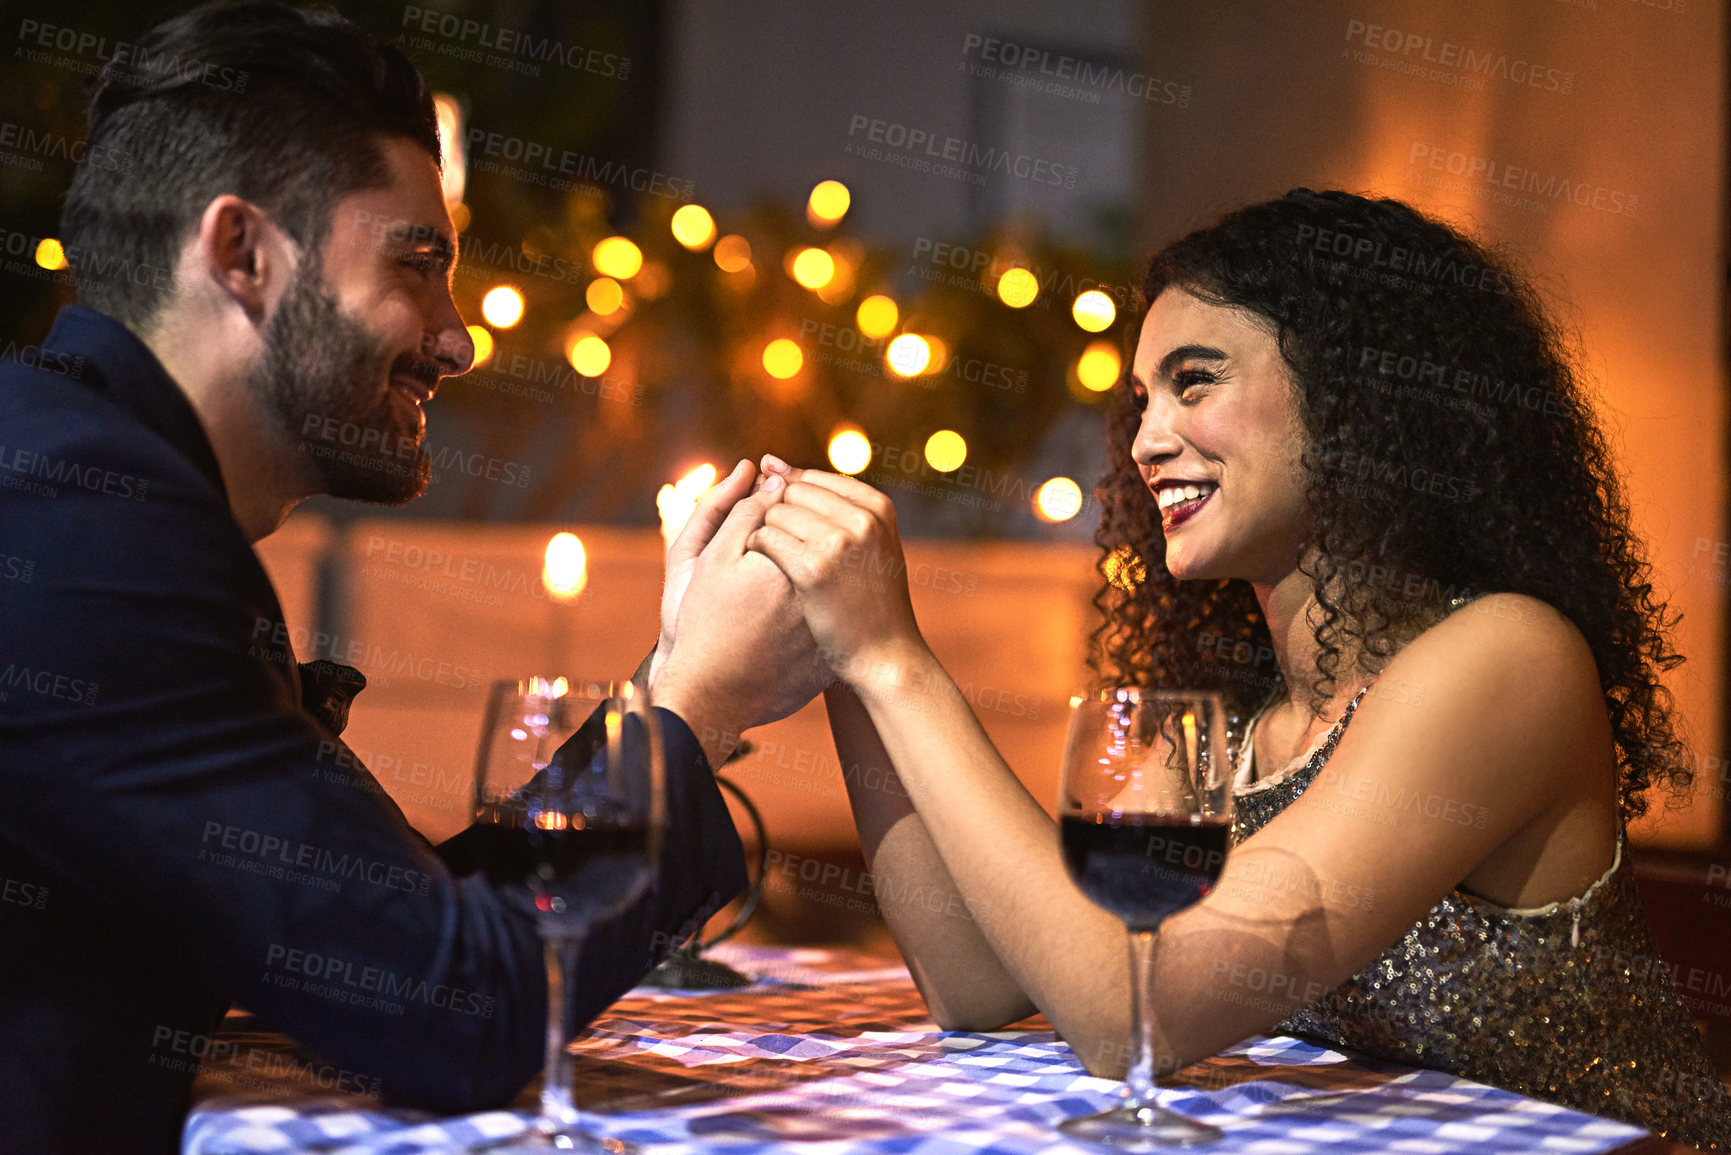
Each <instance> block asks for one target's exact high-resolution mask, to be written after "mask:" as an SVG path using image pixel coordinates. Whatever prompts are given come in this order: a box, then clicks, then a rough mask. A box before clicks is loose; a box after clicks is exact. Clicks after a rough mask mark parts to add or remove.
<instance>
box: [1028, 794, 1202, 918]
mask: <svg viewBox="0 0 1731 1155" xmlns="http://www.w3.org/2000/svg"><path fill="white" fill-rule="evenodd" d="M1060 826H1061V829H1062V833H1063V843H1064V864H1065V865H1066V866H1068V867H1069V868H1070V877H1071V878H1072V879H1074V880H1075V883H1076V885H1077V886H1078V887H1080V888H1081V891H1082V893H1083V894H1085V895H1087V896H1088V897H1089V898H1090V899H1092V900H1093V901H1094V902H1095V903H1097V904H1099V905H1100V906H1103V907H1105V908H1106V909H1107V910H1109V911H1111V912H1112V913H1113V914H1115V915H1117V916H1118V917H1119V918H1121V919H1123V920H1124V923H1125V925H1127V926H1128V927H1129V928H1130V929H1131V930H1153V929H1154V928H1155V927H1157V926H1159V925H1160V922H1161V920H1162V919H1164V918H1165V917H1166V916H1167V915H1171V914H1177V913H1178V912H1179V911H1181V910H1183V909H1184V908H1185V907H1187V906H1189V905H1190V904H1191V903H1193V902H1195V901H1197V900H1198V899H1200V898H1201V897H1202V896H1203V895H1205V894H1207V893H1208V891H1209V890H1210V889H1212V887H1213V886H1214V883H1215V880H1217V879H1218V878H1219V877H1220V871H1221V868H1223V867H1224V866H1225V865H1226V838H1227V834H1228V832H1229V831H1230V827H1229V826H1228V824H1227V823H1226V822H1224V821H1221V820H1216V819H1209V818H1203V817H1201V816H1199V815H1197V816H1192V815H1179V816H1173V815H1170V814H1125V815H1121V816H1119V817H1117V818H1110V817H1105V816H1102V817H1101V819H1100V821H1095V820H1094V819H1093V818H1091V817H1089V818H1083V817H1072V816H1068V815H1066V816H1065V818H1064V819H1063V821H1062V823H1061V824H1060Z"/></svg>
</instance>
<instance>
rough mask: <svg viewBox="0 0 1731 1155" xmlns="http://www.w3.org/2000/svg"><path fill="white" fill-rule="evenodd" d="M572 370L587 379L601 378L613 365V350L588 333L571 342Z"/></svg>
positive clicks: (570, 357)
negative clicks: (608, 367)
mask: <svg viewBox="0 0 1731 1155" xmlns="http://www.w3.org/2000/svg"><path fill="white" fill-rule="evenodd" d="M568 357H569V359H570V361H571V368H573V369H575V370H577V372H579V373H581V374H582V375H583V376H585V377H599V376H601V374H603V373H605V372H607V366H609V365H611V364H612V363H613V350H612V349H610V348H608V347H607V342H606V341H603V340H602V339H601V338H600V337H597V336H596V335H595V334H593V333H586V334H584V335H583V336H581V337H579V338H577V339H576V340H575V341H573V342H571V351H570V353H569V354H568Z"/></svg>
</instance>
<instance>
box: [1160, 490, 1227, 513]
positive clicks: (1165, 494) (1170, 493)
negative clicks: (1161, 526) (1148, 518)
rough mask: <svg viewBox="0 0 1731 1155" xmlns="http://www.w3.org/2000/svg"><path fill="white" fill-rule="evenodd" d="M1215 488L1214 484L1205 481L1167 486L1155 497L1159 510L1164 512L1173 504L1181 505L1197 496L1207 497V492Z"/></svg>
mask: <svg viewBox="0 0 1731 1155" xmlns="http://www.w3.org/2000/svg"><path fill="white" fill-rule="evenodd" d="M1216 488H1217V487H1216V486H1213V485H1209V484H1206V483H1205V484H1202V485H1172V486H1168V487H1166V488H1165V489H1162V490H1161V491H1160V496H1159V497H1158V498H1157V500H1158V501H1159V503H1160V511H1161V512H1162V513H1164V512H1165V511H1166V510H1169V509H1171V508H1173V507H1174V506H1178V505H1182V504H1184V503H1185V502H1187V501H1195V500H1197V499H1198V498H1203V497H1207V496H1208V495H1209V494H1211V493H1213V492H1214V490H1215V489H1216Z"/></svg>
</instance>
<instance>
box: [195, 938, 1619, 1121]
mask: <svg viewBox="0 0 1731 1155" xmlns="http://www.w3.org/2000/svg"><path fill="white" fill-rule="evenodd" d="M718 953H720V954H722V955H723V956H724V957H725V958H726V959H727V961H729V962H731V963H732V964H733V965H734V966H736V967H739V968H740V969H741V970H744V971H745V972H746V973H748V974H752V975H755V976H759V977H758V981H757V982H755V983H754V984H753V985H752V986H751V987H748V988H744V989H741V990H735V991H726V992H714V993H680V994H674V993H669V992H662V991H650V990H646V989H639V990H637V991H633V992H632V993H631V995H629V996H627V997H626V998H625V999H622V1000H621V1001H620V1002H618V1003H617V1004H615V1005H614V1006H613V1008H612V1009H611V1010H610V1011H609V1013H608V1014H607V1015H606V1016H604V1017H603V1018H601V1019H600V1020H598V1021H597V1022H596V1023H595V1024H594V1025H593V1027H592V1028H591V1029H590V1030H589V1031H588V1032H586V1033H585V1034H584V1035H583V1037H582V1038H581V1039H579V1041H578V1042H577V1043H576V1045H575V1049H576V1052H577V1059H576V1068H577V1070H576V1087H577V1098H578V1100H579V1103H580V1104H581V1106H582V1107H583V1108H584V1111H585V1113H586V1117H587V1121H588V1125H589V1127H590V1129H591V1130H593V1131H594V1132H596V1133H597V1134H600V1135H606V1136H613V1137H617V1138H621V1139H627V1140H630V1141H632V1142H635V1143H641V1144H653V1145H655V1150H656V1151H657V1152H658V1153H659V1152H666V1153H667V1155H676V1153H684V1152H697V1151H703V1152H720V1153H722V1155H748V1153H751V1155H755V1153H758V1152H770V1151H778V1150H793V1149H795V1148H794V1147H793V1146H792V1145H796V1144H797V1150H799V1151H801V1152H806V1153H811V1155H819V1153H831V1152H833V1153H836V1155H841V1153H843V1152H847V1153H865V1152H872V1153H884V1155H889V1153H895V1155H951V1153H962V1152H969V1153H976V1152H989V1153H1003V1155H1031V1153H1034V1152H1059V1151H1069V1152H1076V1151H1085V1150H1091V1149H1090V1148H1084V1147H1079V1146H1076V1145H1074V1144H1071V1143H1069V1142H1067V1141H1066V1140H1064V1139H1063V1138H1062V1137H1061V1136H1060V1135H1059V1134H1058V1133H1057V1132H1056V1131H1055V1130H1054V1129H1053V1128H1054V1127H1055V1125H1056V1124H1057V1123H1058V1121H1059V1120H1061V1119H1064V1118H1066V1117H1068V1116H1071V1115H1081V1114H1087V1113H1090V1112H1094V1111H1099V1110H1103V1109H1104V1108H1106V1107H1108V1106H1111V1105H1112V1104H1113V1103H1114V1102H1115V1101H1116V1100H1117V1099H1118V1097H1119V1094H1120V1092H1121V1084H1119V1083H1116V1082H1113V1081H1111V1080H1107V1079H1097V1078H1094V1077H1093V1076H1091V1075H1089V1074H1088V1073H1087V1072H1086V1071H1084V1070H1083V1068H1082V1065H1081V1064H1080V1063H1079V1062H1077V1061H1076V1058H1075V1056H1074V1054H1072V1053H1071V1051H1070V1048H1069V1047H1067V1046H1065V1045H1064V1044H1063V1043H1060V1042H1058V1041H1056V1039H1055V1038H1054V1037H1053V1034H1052V1031H1051V1029H1050V1028H1049V1027H1046V1026H1045V1024H1044V1022H1043V1021H1042V1020H1032V1021H1030V1024H1027V1025H1028V1026H1031V1027H1033V1028H1042V1027H1044V1028H1045V1029H1017V1030H1007V1031H998V1032H993V1033H990V1034H972V1033H966V1032H959V1031H940V1030H938V1029H937V1027H936V1026H934V1025H933V1024H932V1022H931V1021H930V1017H929V1015H928V1014H927V1012H926V1010H925V1007H924V1005H923V1004H922V1003H921V1002H920V999H919V996H918V994H917V993H916V992H915V991H914V988H913V984H912V982H911V981H909V979H908V976H907V972H906V971H905V970H903V969H901V968H900V967H895V968H885V967H882V966H872V965H870V962H869V960H864V959H860V958H858V957H849V956H845V955H840V954H837V953H835V952H826V951H801V950H767V949H763V948H734V949H733V950H731V951H727V950H724V951H721V952H718ZM282 1045H283V1046H285V1047H286V1046H289V1045H290V1044H287V1043H286V1042H285V1043H283V1044H282ZM254 1049H256V1048H254ZM242 1052H243V1053H245V1049H244V1048H243V1049H242ZM289 1069H291V1070H292V1069H293V1068H292V1067H290V1068H289ZM313 1090H316V1089H315V1088H311V1087H308V1086H306V1085H305V1084H304V1083H303V1084H297V1083H296V1082H295V1081H294V1080H293V1079H290V1080H287V1081H286V1082H284V1081H279V1082H278V1083H275V1084H269V1085H263V1086H258V1085H254V1086H251V1087H250V1088H249V1087H248V1084H247V1082H246V1080H245V1079H244V1078H242V1077H241V1075H240V1073H239V1072H238V1071H237V1072H227V1073H225V1072H224V1071H223V1070H222V1069H221V1068H220V1067H218V1068H212V1067H210V1066H209V1065H207V1066H206V1068H205V1069H204V1071H203V1073H202V1074H201V1076H200V1080H199V1084H198V1089H197V1092H196V1097H197V1098H198V1099H199V1100H200V1101H199V1104H198V1106H197V1107H196V1109H195V1110H194V1112H193V1114H192V1117H191V1118H190V1119H189V1120H188V1122H187V1126H186V1131H185V1135H184V1141H183V1150H184V1151H185V1152H187V1153H189V1155H193V1153H196V1155H228V1153H235V1152H249V1153H250V1152H263V1151H271V1152H280V1151H319V1152H332V1153H337V1155H361V1153H365V1155H397V1153H404V1155H407V1153H410V1152H433V1151H443V1150H447V1149H449V1148H450V1147H452V1146H461V1145H464V1144H471V1143H474V1142H476V1141H477V1140H482V1139H487V1138H503V1137H506V1136H509V1135H512V1134H515V1133H517V1132H519V1131H521V1130H523V1129H524V1128H525V1127H526V1126H527V1125H528V1122H529V1119H530V1117H531V1116H532V1114H533V1112H532V1109H530V1107H529V1104H530V1101H531V1098H532V1096H526V1097H525V1099H524V1100H521V1101H520V1104H521V1106H520V1107H519V1109H516V1110H512V1111H493V1112H487V1113H483V1114H478V1115H468V1116H463V1117H460V1118H447V1119H440V1118H433V1117H429V1116H427V1115H425V1114H420V1113H416V1112H411V1111H401V1110H385V1109H381V1108H380V1107H379V1105H378V1104H377V1103H376V1102H373V1101H371V1100H369V1099H366V1098H364V1097H360V1096H353V1095H348V1096H333V1095H328V1094H327V1095H324V1096H322V1097H321V1096H319V1095H317V1094H312V1093H309V1091H313ZM1163 1092H1164V1094H1163V1099H1162V1102H1163V1104H1164V1105H1165V1106H1167V1107H1169V1108H1171V1109H1172V1110H1175V1111H1178V1112H1180V1113H1182V1114H1186V1115H1191V1116H1194V1117H1195V1118H1198V1119H1201V1120H1204V1121H1206V1122H1209V1123H1213V1124H1214V1125H1215V1126H1217V1127H1220V1128H1221V1129H1222V1130H1223V1131H1224V1132H1225V1133H1226V1138H1225V1139H1224V1140H1223V1141H1221V1142H1220V1143H1217V1144H1213V1145H1211V1146H1209V1147H1207V1148H1204V1150H1206V1151H1208V1152H1210V1155H1214V1153H1220V1155H1225V1153H1228V1152H1231V1153H1238V1152H1245V1153H1266V1155H1311V1153H1313V1152H1314V1153H1318V1155H1322V1153H1326V1155H1357V1153H1359V1152H1372V1151H1377V1152H1381V1151H1396V1152H1413V1153H1419V1155H1422V1153H1426V1152H1437V1153H1444V1152H1487V1153H1488V1152H1503V1151H1547V1152H1593V1151H1609V1150H1613V1149H1615V1148H1618V1147H1621V1146H1623V1145H1625V1144H1627V1143H1630V1142H1632V1141H1634V1140H1637V1139H1640V1138H1641V1137H1642V1136H1644V1135H1645V1134H1646V1132H1644V1131H1641V1130H1640V1129H1638V1128H1636V1127H1631V1126H1628V1125H1626V1124H1623V1123H1616V1122H1611V1121H1609V1120H1605V1119H1599V1118H1595V1117H1594V1116H1591V1115H1584V1114H1581V1113H1579V1112H1576V1111H1570V1110H1566V1109H1564V1108H1561V1107H1556V1106H1553V1105H1551V1104H1548V1103H1542V1102H1539V1101H1537V1100H1533V1099H1528V1098H1525V1097H1523V1096H1520V1095H1516V1094H1513V1093H1511V1092H1508V1091H1502V1090H1497V1089H1496V1088H1492V1087H1486V1086H1484V1085H1482V1084H1479V1083H1472V1082H1468V1081H1466V1080H1464V1079H1457V1078H1454V1077H1452V1076H1449V1075H1444V1074H1441V1073H1439V1072H1436V1071H1423V1070H1414V1069H1412V1068H1410V1067H1402V1066H1397V1065H1393V1064H1387V1063H1378V1062H1374V1061H1371V1060H1368V1059H1365V1058H1362V1057H1358V1056H1351V1055H1346V1054H1342V1053H1340V1052H1338V1051H1330V1050H1325V1049H1322V1048H1319V1047H1316V1046H1313V1045H1311V1044H1309V1043H1305V1042H1302V1041H1300V1040H1297V1039H1291V1038H1257V1039H1252V1040H1248V1041H1246V1042H1245V1043H1242V1044H1240V1045H1238V1046H1236V1047H1232V1048H1230V1049H1228V1050H1227V1051H1225V1052H1223V1053H1222V1054H1221V1055H1219V1056H1216V1057H1215V1058H1213V1059H1209V1060H1207V1061H1206V1062H1204V1063H1199V1064H1197V1065H1196V1066H1194V1067H1191V1068H1189V1069H1188V1070H1186V1071H1185V1072H1183V1073H1181V1074H1180V1075H1179V1076H1178V1077H1177V1078H1175V1079H1173V1080H1171V1081H1169V1083H1168V1084H1167V1085H1166V1086H1165V1087H1163ZM784 1145H785V1146H784Z"/></svg>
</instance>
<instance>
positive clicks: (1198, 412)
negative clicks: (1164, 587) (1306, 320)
mask: <svg viewBox="0 0 1731 1155" xmlns="http://www.w3.org/2000/svg"><path fill="white" fill-rule="evenodd" d="M1272 328H1273V327H1272V326H1271V325H1270V324H1269V323H1268V322H1267V321H1265V320H1263V319H1262V318H1261V317H1258V316H1256V315H1255V314H1253V313H1250V312H1248V311H1246V310H1243V309H1234V308H1224V307H1221V306H1218V305H1210V304H1208V303H1207V302H1205V301H1203V300H1201V299H1200V298H1198V297H1195V296H1193V295H1192V294H1190V293H1188V292H1186V291H1184V290H1183V289H1179V288H1170V289H1167V290H1166V291H1165V292H1163V293H1161V294H1160V296H1159V297H1158V299H1156V300H1155V302H1154V305H1153V307H1152V308H1150V309H1149V310H1148V317H1147V319H1146V320H1145V321H1144V322H1143V323H1142V337H1141V340H1140V341H1139V342H1137V345H1136V358H1135V361H1134V363H1133V364H1132V366H1131V371H1132V374H1133V375H1134V377H1135V379H1136V386H1137V388H1138V389H1139V390H1143V391H1145V395H1146V398H1147V402H1146V404H1145V405H1144V407H1143V410H1142V425H1141V428H1140V429H1138V430H1137V432H1136V439H1135V441H1134V442H1133V443H1132V444H1131V453H1132V455H1133V456H1134V457H1135V459H1136V464H1137V466H1138V467H1139V469H1140V470H1141V473H1142V480H1143V481H1144V482H1145V483H1146V484H1147V485H1148V487H1149V489H1150V490H1152V491H1153V493H1154V497H1155V500H1156V501H1158V502H1159V505H1160V524H1161V528H1162V530H1163V531H1164V532H1165V534H1166V568H1167V569H1168V570H1169V571H1170V572H1171V573H1172V576H1174V577H1176V578H1179V579H1181V580H1186V581H1193V580H1197V579H1220V578H1242V579H1244V580H1246V581H1250V582H1253V583H1256V584H1266V585H1274V584H1276V583H1278V582H1279V581H1280V580H1281V579H1282V578H1284V577H1286V576H1288V575H1289V574H1291V573H1292V572H1293V571H1294V570H1296V568H1297V564H1298V554H1299V549H1300V547H1301V546H1302V545H1303V543H1304V540H1305V536H1306V532H1307V529H1308V526H1309V514H1308V512H1307V507H1306V505H1305V499H1304V475H1303V472H1302V470H1301V469H1300V468H1299V465H1298V459H1299V454H1300V453H1301V452H1302V450H1303V448H1304V445H1305V435H1304V429H1303V426H1302V425H1301V424H1300V423H1299V420H1298V414H1297V406H1296V403H1295V400H1294V396H1293V386H1292V382H1291V378H1290V376H1289V373H1288V370H1287V366H1286V362H1285V360H1284V359H1283V358H1282V357H1281V355H1280V348H1279V346H1278V344H1277V343H1276V341H1275V337H1274V334H1273V331H1272Z"/></svg>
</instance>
